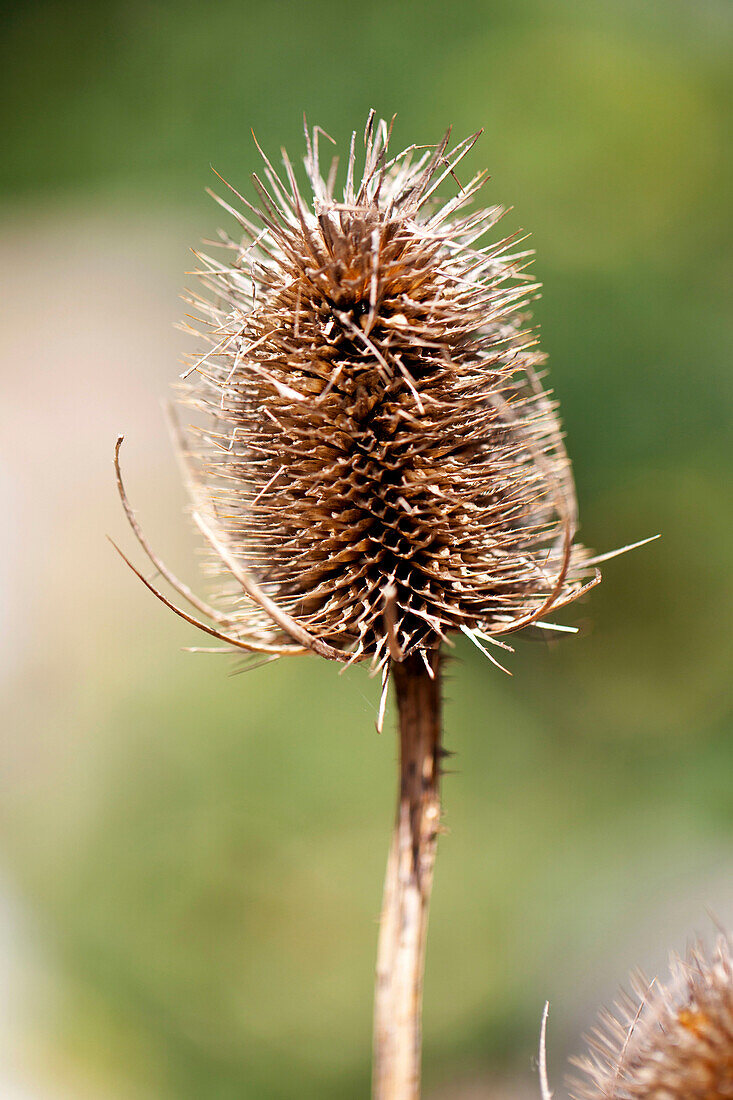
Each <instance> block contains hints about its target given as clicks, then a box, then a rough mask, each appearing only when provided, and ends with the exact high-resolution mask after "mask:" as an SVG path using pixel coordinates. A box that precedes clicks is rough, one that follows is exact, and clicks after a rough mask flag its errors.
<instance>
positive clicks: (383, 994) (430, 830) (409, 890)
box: [373, 650, 442, 1100]
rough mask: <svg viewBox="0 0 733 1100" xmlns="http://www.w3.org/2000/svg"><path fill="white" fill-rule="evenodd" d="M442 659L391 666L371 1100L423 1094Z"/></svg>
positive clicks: (437, 815)
mask: <svg viewBox="0 0 733 1100" xmlns="http://www.w3.org/2000/svg"><path fill="white" fill-rule="evenodd" d="M439 660H440V658H439V654H438V651H437V650H435V651H434V653H433V656H432V660H431V662H430V671H428V669H427V668H426V667H425V665H424V664H423V662H422V661H421V660H419V659H417V658H415V657H409V658H407V660H405V661H403V662H400V663H397V664H395V665H394V667H393V676H394V682H395V690H396V694H397V706H398V709H399V727H400V767H399V792H398V798H397V814H396V819H395V826H394V833H393V836H392V845H391V848H390V852H389V858H388V861H387V873H386V876H385V883H384V900H383V904H382V918H381V922H380V933H379V946H378V951H377V983H376V992H375V998H374V1075H373V1096H374V1100H416V1098H417V1097H419V1095H420V1060H421V1051H422V1023H421V1016H422V985H423V972H424V967H425V941H426V936H427V925H428V907H429V904H430V891H431V889H432V885H433V867H434V865H435V849H436V844H437V839H438V829H439V823H440V792H439V784H440V761H441V756H442V749H441V698H440V670H439Z"/></svg>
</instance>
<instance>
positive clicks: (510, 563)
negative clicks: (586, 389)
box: [118, 112, 601, 683]
mask: <svg viewBox="0 0 733 1100" xmlns="http://www.w3.org/2000/svg"><path fill="white" fill-rule="evenodd" d="M390 132H391V127H388V126H387V125H386V123H385V122H383V121H382V122H378V123H377V122H376V121H375V117H374V113H373V112H372V113H371V114H370V115H369V119H368V122H367V126H366V131H365V135H364V144H365V154H364V166H363V171H362V174H361V178H360V179H357V173H356V160H357V158H356V153H355V139H354V137H353V136H352V141H351V148H350V151H349V155H348V158H347V161H346V173H345V174H346V181H345V186H344V188H343V195H342V196H337V195H336V193H335V180H336V176H337V160H336V159H334V160H333V161H332V163H331V165H330V170H329V171H328V172H327V174H326V175H325V178H324V174H322V171H321V165H320V154H319V137H323V136H324V135H323V132H322V131H320V130H319V129H318V128H316V129H315V130H314V131H313V132H312V134H311V133H309V132H308V130H307V128H306V135H305V136H306V150H307V152H306V157H305V167H306V172H307V177H308V181H309V186H310V190H311V192H312V194H309V195H307V196H304V195H303V194H302V193H301V190H300V187H299V184H298V182H297V180H296V174H295V172H294V170H293V168H292V166H291V164H290V161H289V160H288V158H287V155H286V154H285V153H283V169H282V172H281V174H278V172H277V171H276V170H275V168H274V167H273V165H272V164H271V163H270V161H269V160H268V159H267V157H265V156H264V154H263V159H264V177H265V181H266V182H263V181H262V180H261V179H260V178H259V177H258V176H256V175H255V176H254V183H255V187H256V189H257V191H258V193H259V199H260V206H259V207H255V206H253V205H251V204H250V203H249V202H248V201H247V199H245V198H243V197H242V196H241V195H239V194H238V193H237V192H234V195H235V197H236V199H235V200H233V201H236V202H237V203H238V204H239V205H240V207H241V208H243V209H235V208H234V207H233V206H230V205H229V204H228V203H227V202H225V201H224V200H222V199H218V201H219V203H220V204H221V206H223V207H224V209H225V210H227V212H228V213H229V214H230V215H231V217H232V218H233V219H234V220H235V221H236V222H237V223H238V226H239V232H240V236H238V237H237V238H236V239H231V238H230V237H228V236H226V235H224V234H222V235H221V239H220V241H219V242H218V243H219V244H220V245H222V246H223V249H224V252H223V257H222V258H220V259H216V258H211V257H209V256H206V255H202V254H199V261H200V264H201V267H200V269H199V271H198V272H197V274H198V275H199V276H200V283H201V288H202V292H201V293H200V294H196V295H195V296H193V298H192V299H191V301H192V304H193V306H194V307H195V309H196V311H197V315H198V324H197V325H196V326H195V327H193V326H188V328H189V331H195V332H196V333H197V335H198V338H199V339H200V340H202V341H203V343H204V345H205V351H204V352H203V354H201V353H199V355H198V356H197V357H196V358H194V359H193V360H192V361H191V362H190V365H189V367H188V369H187V371H186V372H185V374H184V375H183V378H184V380H185V382H184V385H183V392H182V395H181V396H182V400H183V402H184V404H185V405H187V406H188V407H189V408H190V409H193V410H194V411H195V414H196V415H197V416H198V418H199V420H200V421H201V423H199V424H198V426H196V427H193V428H192V429H191V430H189V431H188V432H187V434H186V439H185V440H184V441H183V443H182V450H183V452H184V455H185V460H186V461H185V465H186V468H187V471H188V480H189V485H190V490H191V495H192V499H193V503H194V509H195V518H196V520H197V523H198V525H199V527H200V528H201V530H202V532H203V533H204V535H205V537H206V539H207V541H208V544H209V548H210V550H211V551H212V556H211V562H212V564H213V569H214V571H215V572H216V573H217V574H218V579H219V587H218V594H217V598H216V601H215V604H214V605H212V604H207V603H205V602H204V601H202V600H201V599H199V598H198V597H197V596H195V595H194V594H193V593H192V592H191V591H190V589H188V588H187V587H186V586H185V585H183V584H182V583H181V582H179V581H178V580H177V578H175V577H174V575H173V574H172V573H171V572H170V570H168V569H167V567H166V566H165V565H164V563H162V562H161V561H160V560H159V559H158V558H157V557H156V556H155V554H154V553H153V551H152V550H151V548H150V547H149V545H148V544H147V542H146V540H145V537H144V535H143V533H142V531H140V529H139V527H138V526H137V524H136V522H135V519H134V516H133V514H132V511H131V509H130V507H129V504H128V503H127V499H126V498H125V496H124V489H123V487H122V483H121V480H120V489H121V492H122V495H123V501H124V503H125V507H126V509H127V511H128V516H129V518H130V519H131V522H132V523H133V526H134V527H135V530H136V533H137V534H138V537H139V538H140V540H141V542H142V544H143V547H144V548H145V550H146V551H147V552H148V554H149V555H150V556H151V558H152V560H153V561H154V563H155V565H156V567H157V568H158V570H159V571H161V572H162V573H163V576H164V577H165V578H166V579H167V580H168V581H169V582H170V583H171V584H172V585H173V587H174V588H175V589H176V590H177V591H178V592H179V594H180V595H182V596H183V597H184V598H185V599H186V600H187V601H188V602H189V603H190V604H192V606H193V608H194V609H195V610H196V611H197V612H200V613H201V614H203V615H204V617H206V618H207V619H208V620H209V622H208V623H202V620H201V619H200V618H194V616H193V615H191V614H189V612H187V611H184V610H183V609H182V608H180V607H174V610H177V611H178V613H179V614H182V615H183V616H184V617H185V618H188V619H189V621H191V622H196V623H197V624H198V625H202V626H203V628H204V629H205V630H207V631H208V633H209V634H212V635H214V636H215V637H216V638H218V639H220V640H223V641H225V642H226V643H227V644H228V645H229V646H232V647H234V648H235V649H240V650H246V651H248V652H255V653H257V652H259V653H265V654H268V655H270V656H272V657H276V656H279V655H280V654H283V653H290V652H302V651H306V650H315V651H316V652H318V653H321V654H322V655H324V656H327V657H330V658H332V659H335V660H337V661H340V662H344V663H351V662H353V661H357V660H362V659H369V660H370V661H371V662H372V665H373V667H374V668H375V669H379V670H381V671H382V674H383V679H384V682H385V683H386V679H387V672H388V669H389V664H390V661H393V660H403V659H405V658H407V657H411V656H414V657H417V658H418V659H419V658H420V657H422V659H423V661H424V663H425V667H426V668H427V669H428V670H430V669H431V667H432V651H435V650H436V649H437V647H439V645H440V643H441V642H442V641H444V640H449V639H450V636H451V635H453V634H456V633H457V632H459V631H460V632H463V633H464V634H467V635H468V636H469V637H470V638H471V639H472V641H474V642H475V644H477V645H478V646H479V647H480V648H482V649H483V650H484V652H485V653H487V655H489V656H490V657H491V659H492V660H494V659H495V658H494V657H493V655H492V654H491V651H490V650H489V649H487V648H486V647H485V645H484V644H483V643H488V644H489V645H492V646H495V645H498V646H502V647H504V648H508V647H507V646H506V644H505V643H503V642H501V641H499V638H500V636H502V635H506V634H508V633H511V632H513V631H516V630H519V629H520V628H523V627H526V626H529V625H530V624H537V625H545V626H549V625H550V624H544V623H542V620H543V617H544V616H545V615H547V614H548V613H550V612H552V611H554V610H556V609H557V608H560V607H563V606H564V605H565V604H568V603H569V602H570V601H572V600H574V599H576V598H577V597H578V596H580V595H581V594H582V593H583V592H585V591H586V590H587V589H588V588H590V587H591V586H593V585H594V584H596V583H597V582H598V580H600V575H599V574H598V572H597V571H596V570H595V569H594V566H595V565H596V563H597V562H598V561H600V560H601V559H600V558H597V559H589V558H588V556H587V554H585V553H584V551H583V550H582V549H581V548H579V547H578V546H576V545H575V544H574V536H575V531H576V522H577V521H576V502H575V492H574V487H573V479H572V474H571V469H570V464H569V461H568V458H567V455H566V452H565V447H564V445H563V441H562V435H561V430H560V425H559V421H558V417H557V412H556V405H555V402H554V401H553V400H552V398H551V396H550V393H549V392H548V391H547V390H545V389H544V388H543V386H542V384H541V382H540V381H539V376H538V374H537V370H538V368H539V367H540V366H541V365H542V363H543V357H542V355H541V353H540V352H539V350H538V348H537V339H536V336H535V334H534V332H533V331H532V329H531V328H530V327H528V321H527V316H528V315H527V312H526V309H527V305H528V303H529V302H530V300H531V299H532V297H533V296H534V295H535V294H536V291H537V284H536V283H533V282H532V281H531V280H530V279H529V277H528V275H527V272H526V266H527V263H528V259H529V257H530V255H531V253H529V252H527V251H526V250H522V249H521V247H520V242H519V240H518V239H517V237H516V236H510V237H506V238H504V239H502V240H497V241H494V242H491V243H486V235H487V234H488V233H489V232H490V230H492V229H493V227H494V226H495V225H496V223H497V221H498V219H499V217H500V216H501V213H502V211H501V209H500V208H499V207H491V208H489V209H473V208H472V206H471V203H472V200H473V198H474V196H475V195H476V192H477V191H478V190H479V188H480V187H481V186H482V183H483V182H484V179H485V175H484V173H479V174H478V175H477V176H475V177H474V178H473V179H472V180H470V182H467V183H466V184H465V185H464V186H461V184H460V183H459V182H458V178H457V174H456V172H457V169H458V166H459V164H460V162H461V161H462V160H463V158H464V157H465V156H466V154H467V153H468V152H469V150H470V149H471V148H472V146H473V144H474V142H475V141H476V139H477V137H478V136H479V135H478V134H475V135H473V136H472V137H469V138H467V139H465V140H463V141H460V142H458V144H456V145H455V146H453V147H452V148H451V147H450V132H449V133H447V134H446V135H445V136H444V137H443V139H442V140H441V141H440V142H439V143H438V144H437V145H436V146H433V147H419V148H418V147H415V146H411V147H410V148H408V149H406V150H404V151H403V152H401V153H399V154H398V155H396V156H392V155H390V153H389V149H388V145H389V137H390ZM329 140H330V139H329ZM441 187H445V188H450V190H451V192H452V197H450V198H447V199H444V200H439V199H438V193H439V189H440V188H441ZM199 414H200V415H199ZM118 449H119V446H118ZM118 476H119V464H118ZM143 579H144V578H143ZM145 583H146V584H148V587H150V588H151V589H152V590H153V591H155V593H156V595H158V596H159V597H160V598H162V599H164V600H165V602H167V603H168V604H169V606H173V605H172V604H171V603H170V601H169V600H167V598H166V597H164V596H163V594H162V593H161V592H159V591H158V589H156V588H154V586H153V585H152V584H151V583H150V582H148V581H145Z"/></svg>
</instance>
